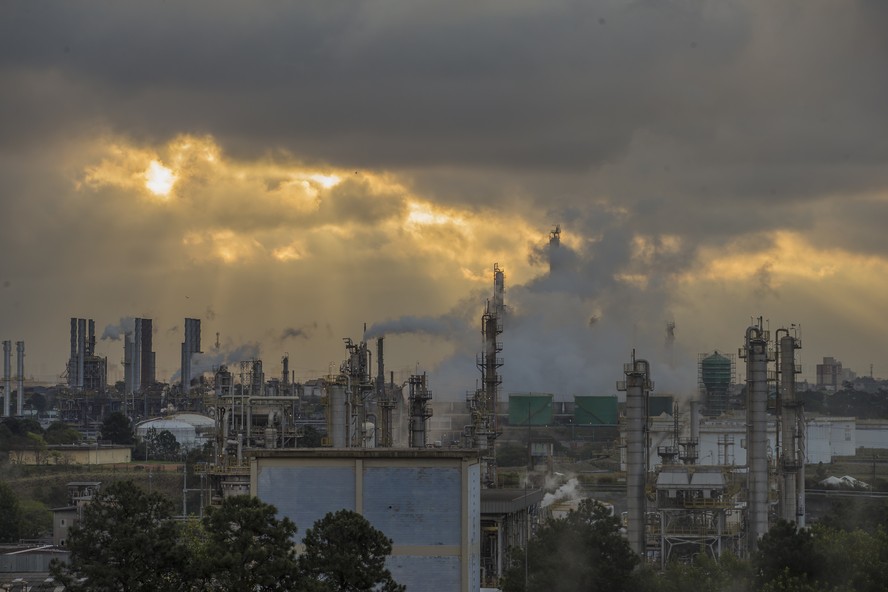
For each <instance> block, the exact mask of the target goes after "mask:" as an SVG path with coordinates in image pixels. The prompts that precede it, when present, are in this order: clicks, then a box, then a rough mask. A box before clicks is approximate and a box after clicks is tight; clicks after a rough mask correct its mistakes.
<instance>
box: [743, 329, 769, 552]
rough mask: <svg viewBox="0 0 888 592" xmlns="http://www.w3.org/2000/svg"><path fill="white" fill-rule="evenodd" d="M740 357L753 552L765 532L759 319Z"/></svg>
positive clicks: (764, 388) (764, 393) (764, 363)
mask: <svg viewBox="0 0 888 592" xmlns="http://www.w3.org/2000/svg"><path fill="white" fill-rule="evenodd" d="M740 355H741V357H744V358H746V423H747V431H746V434H747V436H746V442H747V447H746V464H747V466H748V472H747V510H746V520H747V533H748V536H749V540H748V541H747V543H748V548H749V552H750V553H752V552H754V551H755V549H756V548H757V545H758V540H759V539H760V538H761V537H762V536H763V535H764V534H765V533H766V532H767V531H768V433H767V406H768V332H767V331H765V330H764V329H763V328H762V321H761V319H759V324H758V325H753V326H750V327H749V328H748V329H747V330H746V342H745V344H744V347H743V348H742V349H741V350H740Z"/></svg>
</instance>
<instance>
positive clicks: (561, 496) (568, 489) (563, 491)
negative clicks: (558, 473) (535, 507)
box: [540, 477, 581, 508]
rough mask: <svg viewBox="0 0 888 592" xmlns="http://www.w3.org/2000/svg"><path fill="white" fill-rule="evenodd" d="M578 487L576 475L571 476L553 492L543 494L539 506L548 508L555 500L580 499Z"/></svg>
mask: <svg viewBox="0 0 888 592" xmlns="http://www.w3.org/2000/svg"><path fill="white" fill-rule="evenodd" d="M579 487H580V483H579V481H577V479H576V477H572V478H571V479H569V480H568V481H567V483H565V484H564V485H562V486H561V487H559V488H558V489H556V490H555V491H554V492H552V493H547V494H546V495H544V496H543V501H542V503H540V506H541V507H543V508H548V507H549V506H551V505H552V504H554V503H555V502H560V501H565V500H576V499H580V497H581V496H580V492H579Z"/></svg>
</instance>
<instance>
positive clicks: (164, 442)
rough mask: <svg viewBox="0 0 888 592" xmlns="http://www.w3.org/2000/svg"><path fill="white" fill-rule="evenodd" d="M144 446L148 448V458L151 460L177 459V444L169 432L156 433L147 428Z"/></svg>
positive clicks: (155, 430)
mask: <svg viewBox="0 0 888 592" xmlns="http://www.w3.org/2000/svg"><path fill="white" fill-rule="evenodd" d="M145 444H146V445H147V446H148V458H150V459H153V460H175V459H177V458H178V457H179V449H180V448H181V446H179V442H178V441H176V437H175V436H174V435H173V433H172V432H171V431H169V430H161V431H160V432H158V431H157V429H156V428H149V429H148V432H147V433H146V434H145Z"/></svg>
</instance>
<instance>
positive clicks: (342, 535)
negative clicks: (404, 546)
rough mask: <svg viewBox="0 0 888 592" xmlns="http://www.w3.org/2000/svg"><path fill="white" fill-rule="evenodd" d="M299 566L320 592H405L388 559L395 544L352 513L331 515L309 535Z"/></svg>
mask: <svg viewBox="0 0 888 592" xmlns="http://www.w3.org/2000/svg"><path fill="white" fill-rule="evenodd" d="M304 543H305V552H304V553H303V554H302V555H300V556H299V567H300V569H301V571H302V573H303V574H304V575H305V576H306V577H307V578H308V579H309V580H310V581H309V585H308V589H309V590H315V591H318V592H370V591H371V590H381V591H383V592H404V590H405V587H404V586H401V585H399V584H398V583H397V582H395V580H394V579H393V578H392V575H391V573H390V572H389V570H388V569H386V567H385V558H386V556H387V555H388V554H390V553H391V552H392V541H391V540H390V539H388V538H387V537H386V536H385V535H384V534H383V533H382V532H380V531H378V530H376V529H375V528H373V526H372V525H371V524H370V523H369V522H368V521H367V519H366V518H364V517H363V516H361V515H360V514H358V513H356V512H352V511H350V510H339V511H338V512H335V513H334V512H331V513H328V514H327V515H326V516H324V517H323V518H322V519H320V520H318V521H317V522H315V524H314V526H312V527H311V528H309V529H308V530H307V531H306V532H305V539H304Z"/></svg>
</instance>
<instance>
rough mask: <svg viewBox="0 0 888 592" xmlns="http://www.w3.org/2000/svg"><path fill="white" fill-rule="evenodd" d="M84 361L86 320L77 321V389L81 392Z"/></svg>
mask: <svg viewBox="0 0 888 592" xmlns="http://www.w3.org/2000/svg"><path fill="white" fill-rule="evenodd" d="M85 360H86V319H77V388H78V389H80V390H81V391H82V390H83V375H84V373H85V372H84V368H83V365H84V364H83V363H84V361H85Z"/></svg>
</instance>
